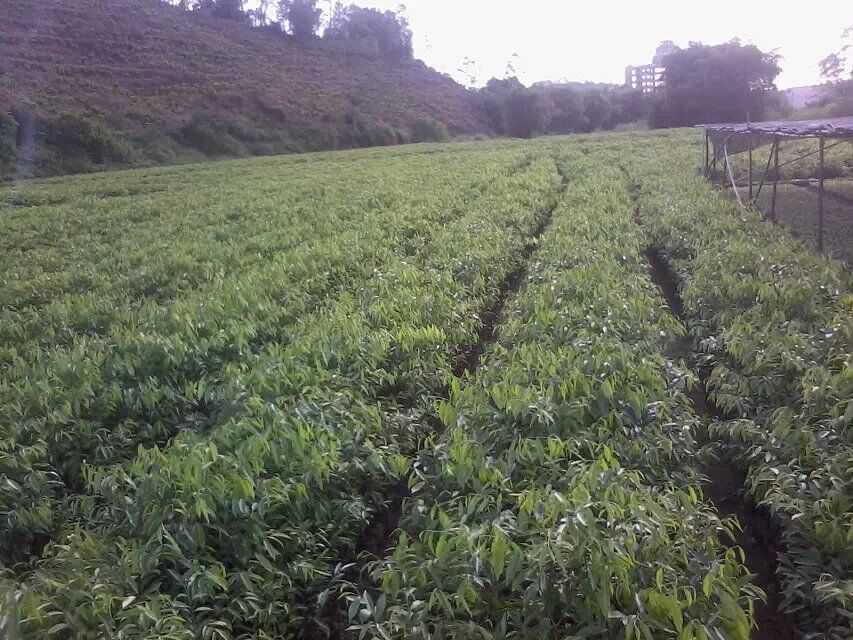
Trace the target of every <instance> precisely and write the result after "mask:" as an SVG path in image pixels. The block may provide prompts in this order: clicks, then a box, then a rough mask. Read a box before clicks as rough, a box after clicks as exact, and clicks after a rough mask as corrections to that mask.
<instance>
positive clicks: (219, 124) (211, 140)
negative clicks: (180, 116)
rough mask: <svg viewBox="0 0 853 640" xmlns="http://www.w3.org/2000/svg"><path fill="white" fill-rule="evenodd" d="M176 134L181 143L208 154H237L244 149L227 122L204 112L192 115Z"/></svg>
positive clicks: (241, 152) (240, 153)
mask: <svg viewBox="0 0 853 640" xmlns="http://www.w3.org/2000/svg"><path fill="white" fill-rule="evenodd" d="M178 135H179V138H180V142H181V143H183V144H184V145H186V146H188V147H192V148H193V149H196V150H198V151H201V152H202V153H203V154H205V155H208V156H239V155H242V154H243V153H244V151H245V150H244V148H243V146H242V145H241V144H240V142H239V141H238V140H237V139H236V138H235V137H234V136H233V135H232V134H231V132H230V131H229V124H228V123H226V122H223V121H222V120H221V119H219V118H216V117H214V116H211V115H208V114H206V113H196V114H195V115H193V117H192V118H191V119H190V121H189V122H188V123H187V124H185V125H184V126H183V127H181V129H180V131H179V133H178Z"/></svg>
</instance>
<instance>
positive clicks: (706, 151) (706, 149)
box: [705, 129, 710, 178]
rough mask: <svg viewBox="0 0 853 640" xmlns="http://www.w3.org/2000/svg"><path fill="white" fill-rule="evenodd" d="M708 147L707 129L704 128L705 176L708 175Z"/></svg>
mask: <svg viewBox="0 0 853 640" xmlns="http://www.w3.org/2000/svg"><path fill="white" fill-rule="evenodd" d="M709 156H710V149H709V148H708V130H707V129H705V177H706V178H707V177H708V171H709V170H710V167H709V165H710V158H709Z"/></svg>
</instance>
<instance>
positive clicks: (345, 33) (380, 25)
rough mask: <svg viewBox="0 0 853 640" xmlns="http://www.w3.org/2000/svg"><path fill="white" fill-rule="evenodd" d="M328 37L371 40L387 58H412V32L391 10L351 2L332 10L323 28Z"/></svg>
mask: <svg viewBox="0 0 853 640" xmlns="http://www.w3.org/2000/svg"><path fill="white" fill-rule="evenodd" d="M325 37H326V38H328V39H330V40H343V41H351V42H365V41H370V42H372V43H374V44H375V47H376V52H377V53H378V54H379V55H381V56H383V57H385V58H389V59H396V60H410V59H411V58H412V31H411V29H410V28H409V23H408V21H407V20H406V18H405V17H404V16H403V15H402V14H399V13H395V12H393V11H385V12H382V11H378V10H376V9H365V8H363V7H357V6H355V5H350V6H348V7H346V8H340V9H339V10H336V11H335V14H333V15H332V18H331V20H330V22H329V26H328V28H327V29H326V33H325Z"/></svg>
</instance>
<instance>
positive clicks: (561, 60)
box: [320, 0, 853, 89]
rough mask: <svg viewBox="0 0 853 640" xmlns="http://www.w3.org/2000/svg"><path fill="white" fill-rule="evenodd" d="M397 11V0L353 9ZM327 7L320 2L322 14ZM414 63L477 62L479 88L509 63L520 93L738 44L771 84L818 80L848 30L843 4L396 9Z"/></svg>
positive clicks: (619, 1) (414, 5)
mask: <svg viewBox="0 0 853 640" xmlns="http://www.w3.org/2000/svg"><path fill="white" fill-rule="evenodd" d="M353 1H355V3H356V4H359V5H361V6H372V7H377V8H382V9H396V8H397V7H398V5H399V4H400V2H401V0H361V1H359V0H353ZM329 3H330V0H320V6H321V7H323V8H324V9H327V8H328V6H329ZM404 4H405V6H406V14H407V15H408V17H409V21H410V23H411V26H412V30H413V31H414V34H415V56H416V57H418V58H421V59H422V60H424V61H425V62H426V63H427V64H429V65H430V66H432V67H435V68H436V69H438V70H440V71H443V72H445V73H449V74H451V75H452V76H454V77H455V78H457V79H458V80H460V81H465V75H464V74H463V73H460V72H459V71H458V70H459V68H460V67H461V66H462V62H463V60H464V59H465V58H466V57H467V58H471V59H473V60H475V61H476V62H477V67H478V69H477V73H476V74H475V75H476V76H477V79H478V83H479V84H483V83H484V82H485V81H487V80H488V79H489V78H491V77H493V76H496V77H503V76H504V73H505V70H506V67H507V62H508V61H510V59H511V58H512V56H513V54H518V57H517V59H516V62H515V64H514V66H515V68H516V71H517V74H518V77H519V78H520V79H521V80H522V82H524V83H525V84H531V83H533V82H536V81H538V80H552V81H560V80H577V81H586V80H589V81H598V82H616V83H621V82H623V81H624V77H625V67H626V66H627V65H629V64H634V65H639V64H646V63H649V62H651V58H652V55H653V54H654V50H655V48H656V47H657V45H658V43H659V42H660V41H661V40H673V41H675V43H676V44H677V45H680V46H683V47H684V46H687V44H688V43H689V42H690V41H700V42H703V43H705V44H719V43H721V42H725V41H728V40H731V39H732V38H734V37H739V38H740V39H741V40H742V41H743V42H744V43H752V44H755V45H757V46H758V47H759V48H760V49H762V50H764V51H771V50H777V51H778V53H780V54H781V55H782V56H783V60H782V63H781V64H782V68H783V71H782V74H781V75H780V76H779V79H778V81H777V85H778V86H779V87H780V88H783V89H785V88H789V87H795V86H800V85H808V84H815V83H819V82H820V81H821V79H820V74H819V70H818V61H819V60H820V59H821V58H823V57H824V56H826V55H827V54H828V53H830V52H831V51H834V50H836V49H837V48H838V47H839V45H840V43H841V34H842V31H843V30H844V27H846V26H849V25H851V24H853V1H852V0H811V1H809V2H796V3H794V2H792V1H791V0H709V1H707V2H701V3H700V2H695V1H691V0H649V1H646V2H636V1H631V0H583V1H581V2H576V1H572V0H517V1H515V2H510V1H509V0H408V1H405V0H404Z"/></svg>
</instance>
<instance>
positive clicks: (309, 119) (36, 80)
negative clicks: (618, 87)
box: [0, 0, 489, 177]
mask: <svg viewBox="0 0 853 640" xmlns="http://www.w3.org/2000/svg"><path fill="white" fill-rule="evenodd" d="M488 130H489V127H488V123H487V122H486V119H485V116H484V115H483V113H482V112H481V110H480V109H479V108H478V106H477V102H476V101H475V99H474V98H473V97H472V96H471V94H469V92H468V91H466V90H465V89H464V88H463V87H461V86H460V85H458V84H456V83H455V82H454V81H453V80H451V79H450V78H448V77H446V76H443V75H441V74H439V73H437V72H435V71H433V70H431V69H429V68H428V67H426V66H425V65H424V64H423V63H421V62H418V61H412V60H405V59H388V58H386V57H382V56H378V55H375V54H372V53H369V52H368V53H359V51H358V49H357V48H356V49H355V50H353V49H352V48H350V49H345V50H341V51H338V50H334V49H329V48H326V47H321V46H308V45H306V44H303V43H297V42H295V41H294V40H293V39H292V38H285V37H283V36H282V35H281V33H278V34H276V33H274V32H273V31H272V30H269V29H267V30H265V29H252V28H250V26H249V25H248V24H244V23H243V22H240V21H234V20H227V19H222V18H217V17H214V16H210V15H206V14H204V13H188V12H185V11H182V10H180V9H178V8H177V7H172V6H168V5H166V4H164V3H162V2H160V1H159V0H109V1H108V2H102V1H96V0H69V1H66V0H16V1H15V2H4V3H2V6H0V171H3V172H4V173H5V174H6V175H7V176H8V175H10V174H12V175H17V176H18V177H20V176H22V175H24V176H25V175H31V174H35V175H46V174H54V173H69V172H80V171H86V170H89V169H92V168H98V167H102V166H109V165H126V164H163V163H171V162H175V161H185V160H193V159H195V160H200V159H204V158H211V157H233V156H241V155H258V154H263V155H267V154H272V153H284V152H295V151H310V150H318V149H335V148H350V147H363V146H375V145H388V144H398V143H402V142H412V141H426V140H441V139H445V138H447V137H448V136H449V135H463V134H470V135H473V134H478V133H483V132H487V131H488ZM12 156H16V157H15V158H14V159H13V157H12ZM13 172H14V173H13Z"/></svg>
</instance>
